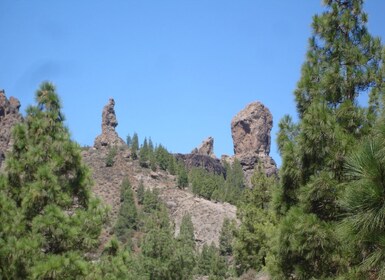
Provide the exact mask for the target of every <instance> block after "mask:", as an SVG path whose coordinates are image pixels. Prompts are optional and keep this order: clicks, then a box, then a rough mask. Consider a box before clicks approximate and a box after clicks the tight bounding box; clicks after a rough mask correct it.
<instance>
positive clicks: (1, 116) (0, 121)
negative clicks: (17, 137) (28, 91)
mask: <svg viewBox="0 0 385 280" xmlns="http://www.w3.org/2000/svg"><path fill="white" fill-rule="evenodd" d="M19 108H20V102H19V100H18V99H16V98H14V97H12V96H11V97H10V98H9V99H7V97H6V96H5V92H4V90H0V167H1V165H2V162H3V161H4V159H5V153H6V151H7V150H8V149H9V148H10V146H11V132H12V127H13V126H14V125H15V124H16V123H18V122H21V121H22V119H23V118H22V116H21V114H20V113H19Z"/></svg>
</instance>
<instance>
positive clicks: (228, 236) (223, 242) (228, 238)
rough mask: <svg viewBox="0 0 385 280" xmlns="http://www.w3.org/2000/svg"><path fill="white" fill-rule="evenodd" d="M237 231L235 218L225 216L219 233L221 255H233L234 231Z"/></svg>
mask: <svg viewBox="0 0 385 280" xmlns="http://www.w3.org/2000/svg"><path fill="white" fill-rule="evenodd" d="M235 231H236V222H235V220H230V219H229V218H225V219H224V220H223V225H222V228H221V233H220V235H219V252H220V254H221V256H232V255H233V242H234V233H235Z"/></svg>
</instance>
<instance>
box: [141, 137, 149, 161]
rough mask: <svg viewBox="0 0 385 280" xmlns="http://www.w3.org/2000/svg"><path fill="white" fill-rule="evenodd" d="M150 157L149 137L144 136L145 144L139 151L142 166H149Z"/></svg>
mask: <svg viewBox="0 0 385 280" xmlns="http://www.w3.org/2000/svg"><path fill="white" fill-rule="evenodd" d="M150 157H151V150H150V148H149V146H148V143H147V138H144V141H143V145H142V147H141V148H140V151H139V164H140V166H141V167H146V168H147V167H148V166H149V160H150Z"/></svg>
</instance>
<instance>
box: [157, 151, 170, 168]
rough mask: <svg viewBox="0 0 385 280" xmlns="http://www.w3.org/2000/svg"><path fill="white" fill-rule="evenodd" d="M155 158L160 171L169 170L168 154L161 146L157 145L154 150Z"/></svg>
mask: <svg viewBox="0 0 385 280" xmlns="http://www.w3.org/2000/svg"><path fill="white" fill-rule="evenodd" d="M155 158H156V162H157V164H158V166H159V168H160V169H161V170H167V169H168V168H169V163H170V154H169V152H168V151H167V149H166V148H165V147H163V146H162V145H158V146H157V147H156V148H155Z"/></svg>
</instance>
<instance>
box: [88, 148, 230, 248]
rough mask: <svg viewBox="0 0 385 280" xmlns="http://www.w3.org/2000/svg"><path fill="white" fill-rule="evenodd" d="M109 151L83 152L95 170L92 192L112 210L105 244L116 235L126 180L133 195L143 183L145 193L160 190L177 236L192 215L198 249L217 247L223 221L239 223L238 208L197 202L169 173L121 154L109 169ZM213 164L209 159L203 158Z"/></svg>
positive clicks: (91, 150) (206, 201)
mask: <svg viewBox="0 0 385 280" xmlns="http://www.w3.org/2000/svg"><path fill="white" fill-rule="evenodd" d="M107 154H108V151H107V150H105V149H101V150H95V149H88V150H84V151H82V156H83V158H84V160H85V162H86V163H87V164H88V165H89V167H90V168H91V169H92V171H93V172H92V176H93V181H94V182H95V185H94V186H93V192H94V193H95V194H96V195H97V196H98V197H100V198H101V199H102V200H103V201H104V203H106V204H107V205H109V206H110V207H111V212H110V217H111V222H110V223H108V224H106V227H107V228H106V229H105V230H104V232H103V234H102V237H101V239H102V241H103V243H106V242H107V241H108V240H109V239H110V238H111V235H112V233H113V230H112V229H111V226H112V225H114V223H115V221H116V218H117V216H118V212H119V208H120V203H121V201H120V192H121V190H120V187H121V182H122V180H123V179H124V178H129V180H130V182H131V185H132V186H133V189H134V191H136V189H137V187H138V186H139V184H141V183H143V185H144V187H145V188H146V189H157V190H159V196H160V199H161V200H162V201H163V202H164V203H165V205H166V207H167V208H168V210H169V214H170V218H171V220H172V221H173V223H174V224H175V225H176V226H175V231H176V232H175V234H176V235H177V234H178V232H179V226H180V223H181V220H182V217H183V215H184V214H186V213H189V214H190V215H191V218H192V222H193V225H194V235H195V239H196V240H195V241H196V243H197V245H198V247H200V246H203V245H204V244H207V245H210V244H211V243H212V242H214V243H215V244H218V242H219V236H220V230H221V228H222V224H223V220H224V218H230V219H236V207H235V206H233V205H230V204H228V203H219V202H218V203H216V202H213V201H209V200H205V199H203V198H197V197H195V196H194V195H193V194H192V193H189V192H187V191H185V190H180V189H178V188H177V187H175V186H176V180H177V179H176V176H173V175H170V174H169V173H168V172H166V171H162V170H159V171H157V172H153V171H151V169H149V168H142V167H140V165H139V161H135V160H131V159H129V158H128V157H125V156H124V153H118V154H117V155H116V156H115V163H114V165H113V166H112V167H106V164H105V159H106V157H107ZM201 157H205V158H208V159H211V160H213V159H212V158H210V157H208V156H201Z"/></svg>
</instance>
